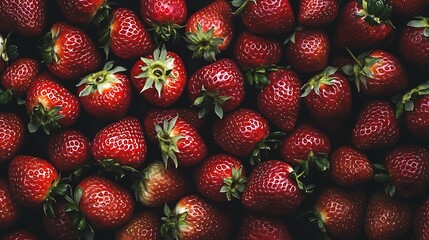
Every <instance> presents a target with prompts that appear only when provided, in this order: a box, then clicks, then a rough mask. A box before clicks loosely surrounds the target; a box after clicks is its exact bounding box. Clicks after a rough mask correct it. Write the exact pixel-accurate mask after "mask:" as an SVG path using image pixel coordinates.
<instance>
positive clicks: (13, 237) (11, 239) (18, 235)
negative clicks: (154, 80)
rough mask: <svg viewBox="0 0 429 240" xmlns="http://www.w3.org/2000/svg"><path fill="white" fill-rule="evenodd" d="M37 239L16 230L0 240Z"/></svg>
mask: <svg viewBox="0 0 429 240" xmlns="http://www.w3.org/2000/svg"><path fill="white" fill-rule="evenodd" d="M37 239H38V238H37V237H36V236H34V235H33V234H32V233H29V232H27V231H26V230H18V231H15V232H13V233H10V234H8V235H6V236H5V237H4V238H2V240H37Z"/></svg>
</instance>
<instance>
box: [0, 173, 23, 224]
mask: <svg viewBox="0 0 429 240" xmlns="http://www.w3.org/2000/svg"><path fill="white" fill-rule="evenodd" d="M20 215H21V208H20V207H19V206H18V204H16V203H15V202H14V200H13V199H12V196H11V194H10V189H9V186H8V184H7V182H6V180H4V179H1V178H0V229H2V230H3V229H7V228H9V227H11V226H13V225H14V224H15V222H16V221H17V220H18V218H19V216H20Z"/></svg>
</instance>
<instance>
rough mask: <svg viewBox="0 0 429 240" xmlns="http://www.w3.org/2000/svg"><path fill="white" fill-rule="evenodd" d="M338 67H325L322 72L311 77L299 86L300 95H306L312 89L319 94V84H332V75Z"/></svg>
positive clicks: (333, 81) (333, 82)
mask: <svg viewBox="0 0 429 240" xmlns="http://www.w3.org/2000/svg"><path fill="white" fill-rule="evenodd" d="M337 70H338V68H336V67H327V68H326V69H325V70H324V71H323V72H321V73H319V74H317V75H316V76H314V77H312V78H311V79H310V80H309V81H308V83H306V84H304V85H303V86H302V87H301V91H302V94H301V97H306V96H308V94H310V92H311V91H313V90H314V92H315V93H316V94H317V95H320V86H323V85H327V86H332V85H334V84H335V80H334V77H333V76H332V75H333V74H335V73H336V72H337Z"/></svg>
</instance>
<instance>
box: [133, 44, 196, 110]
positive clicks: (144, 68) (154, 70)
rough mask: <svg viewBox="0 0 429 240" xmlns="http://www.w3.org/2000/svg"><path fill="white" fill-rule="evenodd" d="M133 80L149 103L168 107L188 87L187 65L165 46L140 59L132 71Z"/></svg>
mask: <svg viewBox="0 0 429 240" xmlns="http://www.w3.org/2000/svg"><path fill="white" fill-rule="evenodd" d="M131 80H132V82H133V84H134V87H135V88H136V89H137V90H138V91H139V92H140V95H142V96H143V98H144V99H145V100H146V101H148V102H149V103H151V104H153V105H155V106H158V107H166V106H170V105H172V104H173V103H175V102H176V101H177V100H178V99H179V98H180V96H181V95H182V93H183V91H184V90H185V87H186V81H187V75H186V69H185V65H184V63H183V61H182V59H181V58H180V56H179V55H177V54H176V53H174V52H167V49H166V48H165V46H164V45H163V46H162V47H159V48H157V49H155V51H154V52H153V54H152V55H147V56H145V57H142V58H140V59H139V60H138V61H137V62H136V63H135V64H134V66H133V68H132V70H131Z"/></svg>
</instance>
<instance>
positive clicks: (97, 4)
mask: <svg viewBox="0 0 429 240" xmlns="http://www.w3.org/2000/svg"><path fill="white" fill-rule="evenodd" d="M57 4H58V8H59V9H60V11H61V13H62V14H63V16H64V17H66V18H67V20H69V21H70V22H71V23H73V24H78V25H87V24H89V23H91V22H94V23H95V25H98V24H99V23H100V22H101V21H102V20H103V19H104V18H105V17H106V16H107V15H108V14H109V10H110V7H109V6H108V5H107V1H106V0H57Z"/></svg>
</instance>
